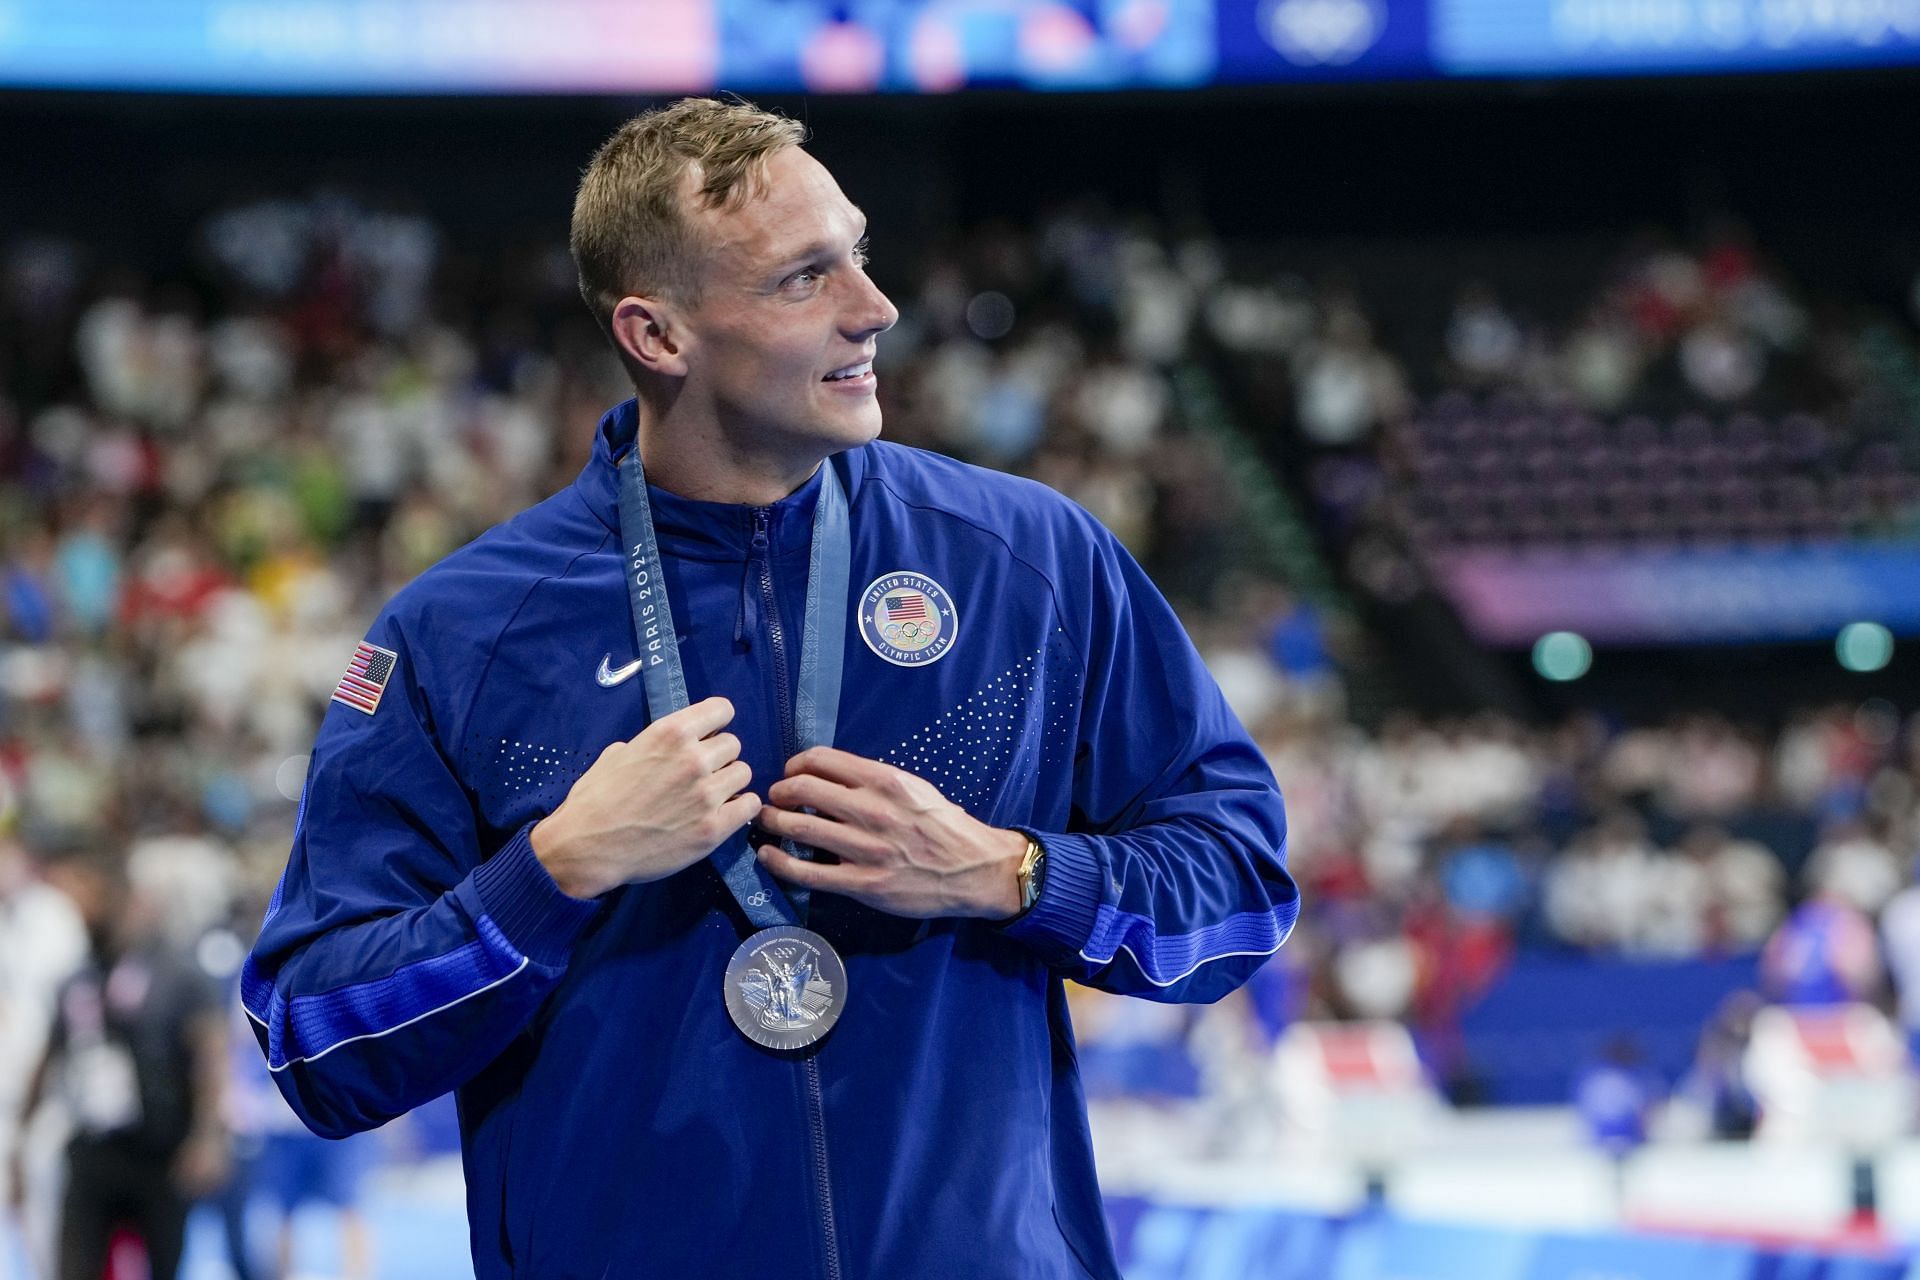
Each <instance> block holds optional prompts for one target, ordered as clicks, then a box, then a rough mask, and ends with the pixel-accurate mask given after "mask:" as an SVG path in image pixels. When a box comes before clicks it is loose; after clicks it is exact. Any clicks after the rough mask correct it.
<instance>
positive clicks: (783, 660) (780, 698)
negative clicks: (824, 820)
mask: <svg viewBox="0 0 1920 1280" xmlns="http://www.w3.org/2000/svg"><path fill="white" fill-rule="evenodd" d="M767 519H768V510H767V508H766V507H755V508H754V509H753V555H754V556H755V558H757V559H758V560H759V562H760V603H761V605H762V606H763V611H764V612H765V614H766V619H767V638H768V640H769V641H770V642H771V644H770V649H769V656H771V658H772V659H773V691H774V705H775V706H776V707H778V708H779V715H780V746H781V750H782V751H783V752H784V754H785V756H786V758H788V759H792V758H793V756H794V754H795V751H796V750H797V748H798V745H799V744H797V743H796V742H795V741H794V740H793V733H794V729H793V692H792V688H791V686H790V683H789V681H788V679H787V632H786V627H785V626H784V625H782V623H781V621H780V605H779V602H778V601H777V600H776V599H775V598H774V594H773V555H772V551H771V545H770V541H771V540H770V539H769V537H768V533H767ZM800 1067H801V1073H802V1074H803V1075H804V1077H805V1079H806V1086H807V1136H808V1139H809V1141H808V1147H809V1148H810V1151H811V1154H812V1156H813V1185H814V1191H815V1194H816V1195H817V1197H818V1200H819V1205H818V1207H819V1210H820V1230H821V1234H822V1237H823V1238H822V1243H823V1245H824V1246H825V1250H826V1260H827V1280H840V1235H839V1232H838V1230H837V1229H836V1228H835V1227H834V1223H833V1182H832V1180H831V1177H830V1175H829V1170H828V1168H827V1102H826V1095H825V1092H824V1090H823V1089H822V1088H821V1085H820V1061H819V1059H818V1058H816V1057H811V1056H809V1057H807V1058H805V1059H803V1060H802V1061H801V1064H800Z"/></svg>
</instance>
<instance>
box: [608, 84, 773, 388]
mask: <svg viewBox="0 0 1920 1280" xmlns="http://www.w3.org/2000/svg"><path fill="white" fill-rule="evenodd" d="M806 138H807V130H806V126H805V125H802V124H801V123H800V122H799V121H797V120H789V119H787V118H786V117H785V116H781V115H775V114H774V113H772V112H770V111H762V110H760V109H759V108H758V107H756V106H754V105H753V104H752V103H750V102H747V101H745V100H744V99H735V100H733V101H729V102H722V101H720V100H718V99H716V98H682V99H681V100H680V101H678V102H675V103H673V104H671V105H669V106H665V107H659V108H656V109H655V110H652V111H648V112H646V113H644V114H642V115H638V116H635V117H634V118H633V119H631V120H629V121H627V122H626V123H625V124H623V125H621V126H620V128H619V129H618V130H616V131H615V132H614V135H613V136H612V137H611V138H608V139H607V140H606V142H605V143H603V144H602V145H601V147H600V149H599V150H598V151H597V152H595V153H594V156H593V161H592V162H591V163H590V164H588V165H587V171H586V173H585V175H583V176H582V177H581V179H580V190H579V193H578V194H577V195H576V196H575V197H574V201H573V235H572V247H573V263H574V267H575V268H576V269H577V270H578V271H579V273H580V296H581V297H582V298H584V299H586V303H587V308H588V309H589V310H590V311H592V312H593V314H594V317H595V318H596V319H597V320H599V321H600V325H601V327H602V328H603V329H606V330H607V331H608V336H609V337H611V336H612V320H613V309H614V307H615V306H616V305H617V304H618V303H619V301H620V299H622V298H625V297H629V296H631V295H635V294H638V295H641V296H644V297H664V298H667V299H670V300H672V301H675V302H678V303H681V304H682V305H688V306H691V305H694V304H697V303H698V302H699V290H700V270H699V267H700V256H701V253H702V252H703V248H702V246H701V245H700V244H699V243H698V241H697V240H696V238H695V236H694V234H693V229H692V227H691V226H690V225H689V224H688V220H687V216H686V215H687V213H688V210H686V209H683V208H682V207H681V200H680V187H681V184H682V182H684V181H685V179H686V174H687V171H688V169H690V168H692V167H693V166H695V165H697V166H699V182H700V189H699V199H700V202H701V205H702V207H704V208H708V209H714V208H725V207H728V206H729V205H737V204H738V203H740V202H741V201H742V200H744V199H746V198H747V196H748V195H750V194H752V193H753V192H755V191H756V190H758V188H759V185H760V184H761V183H762V182H763V181H764V180H765V172H766V162H767V157H769V156H771V155H773V154H774V153H775V152H776V151H780V150H782V149H783V148H786V147H797V146H799V145H800V144H801V143H803V142H805V141H806ZM618 345H619V344H618V343H616V344H615V348H616V350H617V349H618Z"/></svg>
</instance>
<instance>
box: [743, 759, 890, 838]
mask: <svg viewBox="0 0 1920 1280" xmlns="http://www.w3.org/2000/svg"><path fill="white" fill-rule="evenodd" d="M767 802H768V803H769V804H777V805H779V806H780V807H781V808H783V809H817V810H819V811H820V812H821V813H824V814H826V815H827V816H828V817H830V818H838V819H840V821H842V822H854V823H858V824H860V825H861V826H864V827H867V828H869V829H872V828H874V827H876V826H878V825H879V822H880V819H881V817H882V816H883V815H882V811H881V806H879V805H878V804H876V803H874V801H873V800H872V798H871V797H870V796H869V795H867V794H865V793H863V792H860V791H856V790H854V789H853V788H851V787H843V786H841V785H840V784H839V783H837V782H829V781H828V780H827V779H825V778H822V777H818V776H816V775H814V774H811V773H802V774H792V775H789V776H787V777H785V778H782V779H780V781H778V782H776V783H774V784H773V785H772V786H771V787H768V788H767Z"/></svg>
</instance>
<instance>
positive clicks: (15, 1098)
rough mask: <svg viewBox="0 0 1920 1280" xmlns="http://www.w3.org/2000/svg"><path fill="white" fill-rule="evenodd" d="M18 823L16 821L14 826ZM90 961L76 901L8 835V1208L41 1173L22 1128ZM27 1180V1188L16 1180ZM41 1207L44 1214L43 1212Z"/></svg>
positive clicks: (1, 1113)
mask: <svg viewBox="0 0 1920 1280" xmlns="http://www.w3.org/2000/svg"><path fill="white" fill-rule="evenodd" d="M9 821H11V818H10V819H9ZM86 958H87V930H86V924H85V922H84V921H83V920H82V919H81V916H80V912H79V910H78V909H77V908H76V907H75V906H74V904H73V900H72V899H70V898H68V897H67V895H66V894H64V893H62V892H60V890H59V889H57V888H55V887H54V886H52V885H50V884H48V883H47V882H46V880H45V878H44V877H43V876H42V875H41V874H40V867H39V866H38V865H37V861H36V859H35V858H34V857H33V855H32V854H31V853H29V852H28V850H27V847H26V846H25V845H24V844H23V843H22V842H21V841H20V840H18V839H17V838H15V837H14V836H13V835H12V834H6V835H0V1153H4V1154H5V1155H6V1156H8V1157H11V1156H12V1155H14V1154H15V1153H18V1154H19V1155H20V1156H21V1158H20V1159H19V1160H17V1161H16V1160H14V1159H12V1158H7V1159H0V1204H16V1203H17V1204H21V1205H23V1206H24V1205H26V1204H27V1200H28V1197H27V1192H28V1187H27V1186H26V1185H24V1183H27V1182H31V1181H32V1180H33V1179H32V1176H31V1175H32V1174H33V1173H34V1172H36V1171H35V1170H33V1169H30V1168H29V1165H30V1161H29V1160H28V1159H27V1158H26V1149H27V1143H28V1135H27V1133H26V1128H25V1125H24V1124H19V1123H17V1122H18V1121H19V1120H20V1118H21V1117H22V1116H24V1115H26V1114H27V1113H28V1108H27V1107H26V1105H25V1104H26V1094H27V1090H28V1087H29V1085H30V1084H31V1082H32V1078H33V1075H34V1070H35V1067H36V1066H37V1064H38V1063H39V1062H40V1059H41V1057H42V1056H43V1055H44V1053H45V1052H46V1044H47V1035H48V1032H49V1031H50V1030H51V1029H52V1026H53V1017H54V1009H55V1005H56V996H57V995H58V994H59V991H60V988H61V987H62V986H63V985H64V984H65V983H66V982H67V980H68V979H69V978H70V977H71V976H72V975H73V973H74V972H75V970H77V969H79V967H80V966H81V965H82V964H83V963H84V962H85V961H86ZM16 1176H19V1177H21V1179H22V1182H23V1185H19V1186H16V1185H15V1184H14V1179H15V1177H16ZM36 1207H37V1206H36ZM26 1216H27V1218H28V1219H29V1221H28V1222H27V1223H26V1226H27V1230H26V1233H25V1234H26V1236H27V1238H28V1240H30V1241H32V1242H34V1244H35V1245H36V1248H35V1252H39V1251H40V1249H39V1248H38V1247H37V1246H38V1245H40V1244H41V1243H42V1241H43V1237H44V1235H45V1234H46V1233H45V1232H43V1231H42V1230H40V1229H39V1228H40V1225H41V1223H40V1221H39V1219H40V1218H41V1217H43V1216H44V1215H40V1214H28V1215H26Z"/></svg>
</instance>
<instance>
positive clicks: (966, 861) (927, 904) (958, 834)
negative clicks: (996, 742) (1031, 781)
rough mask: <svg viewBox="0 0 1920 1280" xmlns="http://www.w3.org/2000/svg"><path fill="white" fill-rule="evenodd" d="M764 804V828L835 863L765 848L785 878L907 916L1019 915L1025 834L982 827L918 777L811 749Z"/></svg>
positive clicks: (791, 764)
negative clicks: (830, 856) (1018, 876)
mask: <svg viewBox="0 0 1920 1280" xmlns="http://www.w3.org/2000/svg"><path fill="white" fill-rule="evenodd" d="M767 801H768V803H767V805H766V807H764V808H762V809H761V810H760V814H759V818H758V822H759V825H760V826H761V827H762V828H764V829H765V830H766V831H768V832H770V833H771V834H773V835H775V836H784V837H786V838H787V839H790V840H793V841H795V842H796V843H799V844H804V845H811V846H813V847H814V848H815V849H819V850H823V851H824V852H827V853H831V854H834V855H836V856H837V857H839V859H840V861H839V863H838V864H834V863H827V862H808V861H806V860H804V859H801V858H796V857H794V856H793V855H791V854H789V853H786V852H785V851H783V850H782V849H780V848H779V847H778V846H776V845H772V844H762V845H761V846H760V848H759V852H760V861H761V862H762V863H763V864H765V866H766V868H767V870H769V871H771V872H773V874H774V875H776V876H778V877H779V878H780V879H782V880H785V881H788V882H790V883H792V884H797V885H800V886H802V887H804V888H807V889H818V890H820V891H821V892H823V893H838V894H842V895H844V896H846V897H849V898H852V899H854V900H855V901H858V902H864V903H865V904H867V905H868V906H870V907H873V908H875V909H877V910H880V911H885V912H887V913H888V914H889V915H896V916H907V917H909V918H912V919H933V918H936V917H941V916H977V917H980V918H982V919H987V920H1005V919H1008V918H1009V917H1011V916H1013V915H1015V914H1017V913H1018V912H1019V910H1020V890H1019V886H1018V883H1017V880H1016V876H1015V871H1016V868H1018V867H1019V865H1020V859H1021V857H1022V856H1023V855H1024V854H1025V853H1026V850H1027V838H1026V837H1025V836H1024V835H1021V834H1020V833H1019V832H1018V831H1005V830H1002V829H1000V828H998V827H990V826H988V825H987V824H986V823H984V822H981V821H979V820H978V819H976V818H975V817H974V816H973V815H972V814H970V813H968V812H967V811H966V810H965V809H963V808H961V807H960V806H959V805H957V804H955V803H953V802H952V801H951V800H949V799H947V798H946V797H945V796H943V795H941V794H940V791H939V789H938V788H937V787H935V786H934V785H933V784H932V783H931V782H928V781H927V780H926V779H925V778H921V777H916V776H915V775H913V774H911V773H908V772H907V771H906V770H904V769H896V768H894V767H893V766H892V765H890V764H882V763H880V762H879V761H878V760H869V759H867V758H866V757H865V756H857V755H854V754H853V753H852V752H848V751H840V750H837V749H835V748H833V747H812V748H809V749H808V750H806V751H802V752H801V753H800V754H799V755H797V756H795V757H794V758H793V759H791V760H789V761H788V762H787V775H786V777H784V778H782V779H781V780H780V781H778V782H776V783H774V784H773V786H772V787H770V788H768V790H767ZM801 809H812V810H814V812H813V813H801V812H799V810H801Z"/></svg>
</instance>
